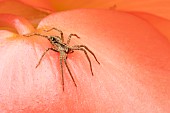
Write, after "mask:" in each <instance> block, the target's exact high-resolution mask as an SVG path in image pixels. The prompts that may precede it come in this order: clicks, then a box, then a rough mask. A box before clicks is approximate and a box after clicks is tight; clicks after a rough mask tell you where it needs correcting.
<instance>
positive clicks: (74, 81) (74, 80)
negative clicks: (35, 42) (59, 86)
mask: <svg viewBox="0 0 170 113" xmlns="http://www.w3.org/2000/svg"><path fill="white" fill-rule="evenodd" d="M66 58H67V57H64V63H65V65H66V67H67V70H68V72H69V74H70V76H71V79H72V80H73V82H74V85H75V86H76V87H77V84H76V82H75V80H74V77H73V75H72V74H71V71H70V69H69V67H68V64H67V61H66Z"/></svg>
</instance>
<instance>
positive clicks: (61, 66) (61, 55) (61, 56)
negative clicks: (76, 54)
mask: <svg viewBox="0 0 170 113" xmlns="http://www.w3.org/2000/svg"><path fill="white" fill-rule="evenodd" d="M60 70H61V75H62V85H63V91H64V75H63V54H62V53H61V52H60Z"/></svg>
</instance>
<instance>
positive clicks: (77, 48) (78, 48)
mask: <svg viewBox="0 0 170 113" xmlns="http://www.w3.org/2000/svg"><path fill="white" fill-rule="evenodd" d="M72 50H81V51H84V53H85V55H86V57H87V60H88V61H89V64H90V70H91V74H92V76H93V70H92V64H91V61H90V58H89V56H88V54H87V52H86V50H85V49H84V48H80V47H78V46H77V47H76V46H74V47H73V48H72Z"/></svg>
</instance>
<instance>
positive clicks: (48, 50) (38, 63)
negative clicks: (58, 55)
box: [36, 48, 58, 68]
mask: <svg viewBox="0 0 170 113" xmlns="http://www.w3.org/2000/svg"><path fill="white" fill-rule="evenodd" d="M49 50H52V51H55V52H58V50H56V49H54V48H48V49H46V50H45V52H44V53H43V54H42V55H41V58H40V60H39V62H38V64H37V65H36V68H37V67H38V66H39V65H40V63H41V60H42V58H43V57H44V56H45V54H46V53H47V52H48V51H49Z"/></svg>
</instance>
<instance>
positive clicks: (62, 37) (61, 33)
mask: <svg viewBox="0 0 170 113" xmlns="http://www.w3.org/2000/svg"><path fill="white" fill-rule="evenodd" d="M52 30H56V31H58V32H60V35H61V40H62V41H63V42H64V36H63V32H62V31H61V30H59V29H57V28H55V27H53V28H51V29H48V30H44V31H45V32H49V31H52Z"/></svg>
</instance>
